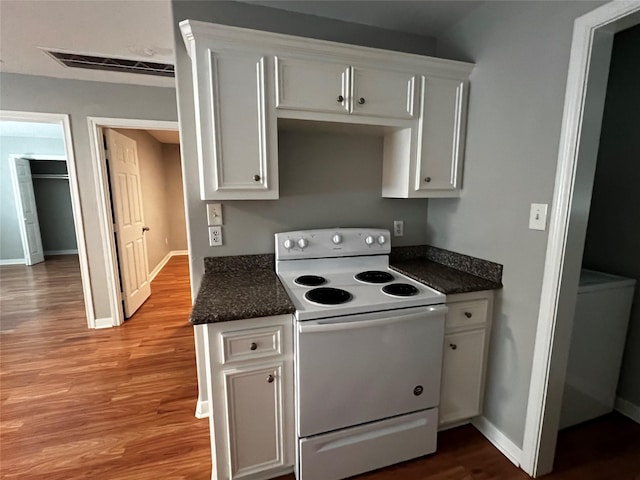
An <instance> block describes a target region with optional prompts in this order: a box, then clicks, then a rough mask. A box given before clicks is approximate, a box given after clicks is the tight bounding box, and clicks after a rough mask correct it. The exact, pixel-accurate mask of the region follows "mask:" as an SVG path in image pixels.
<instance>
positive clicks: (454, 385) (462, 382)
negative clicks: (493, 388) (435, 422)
mask: <svg viewBox="0 0 640 480" xmlns="http://www.w3.org/2000/svg"><path fill="white" fill-rule="evenodd" d="M484 336H485V330H484V329H481V330H472V331H469V332H462V333H456V334H450V335H446V336H445V337H444V355H443V359H442V384H441V386H440V424H441V425H442V424H444V423H450V422H455V421H458V420H464V419H467V418H471V417H475V416H476V415H478V414H479V413H480V404H481V400H482V399H481V398H480V395H481V393H482V372H483V363H484Z"/></svg>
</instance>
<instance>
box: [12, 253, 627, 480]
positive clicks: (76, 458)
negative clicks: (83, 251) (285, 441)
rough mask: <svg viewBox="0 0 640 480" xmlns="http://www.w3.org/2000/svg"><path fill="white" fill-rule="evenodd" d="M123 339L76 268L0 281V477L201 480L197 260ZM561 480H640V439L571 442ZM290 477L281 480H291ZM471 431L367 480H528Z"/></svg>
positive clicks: (158, 286) (57, 267) (609, 431)
mask: <svg viewBox="0 0 640 480" xmlns="http://www.w3.org/2000/svg"><path fill="white" fill-rule="evenodd" d="M152 292H153V293H152V296H151V298H150V299H149V300H148V301H147V302H146V303H145V304H144V305H143V306H142V308H141V309H140V310H139V311H138V313H136V315H135V316H134V317H133V318H132V319H130V320H128V321H127V322H126V323H125V325H123V326H122V327H119V328H115V329H105V330H88V329H87V327H86V319H85V316H84V305H83V302H82V288H81V285H80V275H79V268H78V263H77V259H76V258H74V257H67V258H55V259H53V260H51V261H47V262H45V263H44V264H41V265H37V266H34V267H24V266H10V267H9V266H4V267H0V331H1V333H0V437H1V438H0V476H1V477H2V478H6V479H29V480H32V479H33V480H44V479H47V480H62V479H64V480H69V479H81V478H91V479H98V480H125V479H126V480H147V479H149V480H152V479H153V480H156V479H157V480H165V479H168V480H179V479H189V480H200V479H202V480H204V479H209V478H211V457H210V446H209V426H208V422H207V420H198V419H196V418H195V417H194V416H193V415H194V411H195V403H196V398H197V386H196V372H195V352H194V346H193V331H192V328H191V327H190V326H189V324H188V323H187V318H188V315H189V311H190V299H189V280H188V265H187V258H186V257H173V258H172V259H171V261H170V262H169V263H168V264H167V266H166V267H165V268H164V269H163V270H162V271H161V272H160V274H159V275H158V276H157V277H156V279H155V281H154V282H153V284H152ZM558 449H559V451H558V455H557V462H556V465H557V466H556V472H554V473H553V474H552V475H550V476H548V477H545V478H548V479H550V480H556V479H564V480H578V479H580V480H600V479H602V480H605V479H606V480H640V426H639V425H637V424H635V423H633V422H631V421H629V420H627V419H625V418H624V417H622V416H620V415H618V414H612V415H608V416H606V417H603V418H602V419H599V420H596V421H594V422H590V423H588V424H586V425H583V426H578V427H575V428H572V429H568V430H566V431H564V432H561V435H560V438H559V442H558ZM293 478H294V477H293V475H289V476H285V477H281V478H280V480H285V479H286V480H292V479H293ZM528 478H529V477H528V476H527V475H526V474H525V473H524V472H522V471H521V470H519V469H518V468H516V467H515V466H514V465H513V464H511V463H510V462H509V461H508V460H507V459H506V458H505V457H504V456H502V455H501V454H500V453H499V452H498V451H497V450H496V449H495V448H494V447H493V446H492V445H491V444H490V443H489V442H488V441H487V440H486V439H485V438H484V437H483V436H482V435H481V434H480V433H479V432H477V431H476V430H475V429H474V428H473V427H471V426H465V427H460V428H457V429H454V430H449V431H447V432H442V433H441V434H440V437H439V441H438V453H437V454H436V455H431V456H428V457H424V458H421V459H418V460H414V461H411V462H405V463H402V464H399V465H395V466H392V467H389V468H386V469H382V470H379V471H376V472H371V473H368V474H365V475H361V476H359V477H357V479H358V480H391V479H400V480H427V479H428V480H444V479H446V480H521V479H522V480H524V479H528Z"/></svg>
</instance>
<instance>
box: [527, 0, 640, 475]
mask: <svg viewBox="0 0 640 480" xmlns="http://www.w3.org/2000/svg"><path fill="white" fill-rule="evenodd" d="M639 23H640V5H639V4H637V3H626V2H625V3H623V2H611V3H608V4H605V5H603V6H601V7H599V8H597V9H595V10H593V11H592V12H590V13H588V14H586V15H584V16H583V17H580V18H578V19H577V20H576V22H575V24H574V32H573V42H572V49H571V58H570V62H569V72H568V79H567V93H566V98H565V107H564V117H563V125H562V132H561V142H560V150H559V159H558V169H557V174H556V184H555V191H554V204H553V210H552V215H551V223H550V226H549V241H548V245H547V256H546V261H545V270H544V278H543V284H542V295H541V302H540V313H539V320H538V328H537V332H536V342H535V349H534V358H533V368H532V375H531V384H530V391H529V402H528V409H527V418H526V422H525V432H524V442H523V449H522V461H521V465H522V468H523V469H524V470H525V471H526V472H527V473H529V474H531V475H532V476H534V477H538V476H541V475H544V474H546V473H549V472H551V471H552V468H553V462H554V458H555V450H556V442H557V436H558V427H559V425H560V418H561V408H562V402H563V394H564V391H565V384H566V379H567V367H568V364H569V355H570V347H571V337H572V330H573V325H574V313H575V311H576V297H577V294H578V284H579V277H580V271H581V269H582V264H583V251H584V248H585V238H586V232H587V221H588V218H589V210H590V205H591V200H592V190H593V187H594V179H595V172H596V161H597V159H598V151H599V141H600V138H601V135H600V134H601V126H602V120H603V112H604V110H605V98H606V93H607V92H606V90H607V79H608V78H609V71H610V61H611V53H612V45H613V42H614V35H615V34H616V33H618V32H622V31H624V30H626V29H628V28H630V27H633V26H635V25H638V24H639ZM632 121H633V120H632ZM636 123H637V122H636ZM635 160H637V152H636V156H635V158H634V159H633V160H632V161H635ZM633 187H635V185H633V186H632V187H631V188H632V189H634V190H635V188H633ZM636 223H637V222H636ZM636 258H637V257H636Z"/></svg>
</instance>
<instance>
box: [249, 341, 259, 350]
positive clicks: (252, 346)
mask: <svg viewBox="0 0 640 480" xmlns="http://www.w3.org/2000/svg"><path fill="white" fill-rule="evenodd" d="M257 348H258V344H257V343H256V342H251V345H249V349H251V350H256V349H257Z"/></svg>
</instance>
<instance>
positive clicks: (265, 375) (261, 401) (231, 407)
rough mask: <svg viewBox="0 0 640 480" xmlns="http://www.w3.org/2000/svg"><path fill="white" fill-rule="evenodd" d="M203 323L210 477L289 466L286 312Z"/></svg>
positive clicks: (260, 475)
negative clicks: (253, 317)
mask: <svg viewBox="0 0 640 480" xmlns="http://www.w3.org/2000/svg"><path fill="white" fill-rule="evenodd" d="M206 328H207V335H206V336H205V337H206V343H207V345H206V350H207V364H208V367H209V373H210V377H209V381H208V390H209V398H210V399H211V401H212V402H213V409H212V415H211V416H210V418H209V420H210V433H211V449H212V458H213V472H212V479H214V480H231V479H252V480H258V479H269V478H274V477H278V476H280V475H283V474H286V473H288V472H291V471H293V463H294V425H293V342H292V332H291V330H292V318H291V316H289V315H283V316H277V317H267V318H261V319H250V320H238V321H233V322H224V323H219V324H209V325H207V326H206ZM230 347H233V351H232V350H231V349H230ZM231 352H232V354H231Z"/></svg>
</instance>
